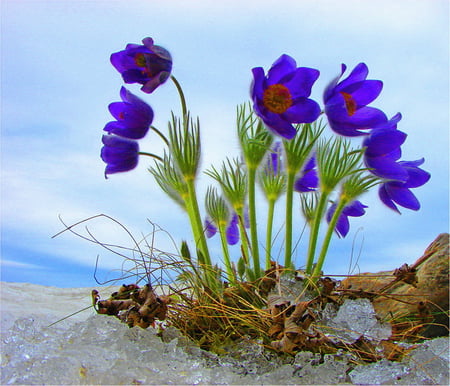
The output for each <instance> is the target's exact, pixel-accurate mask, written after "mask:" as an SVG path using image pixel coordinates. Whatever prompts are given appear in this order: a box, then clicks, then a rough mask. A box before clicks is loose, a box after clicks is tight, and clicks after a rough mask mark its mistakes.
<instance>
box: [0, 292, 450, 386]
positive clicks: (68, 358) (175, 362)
mask: <svg viewBox="0 0 450 386" xmlns="http://www.w3.org/2000/svg"><path fill="white" fill-rule="evenodd" d="M32 289H33V291H34V290H35V289H36V288H34V287H33V288H32ZM26 291H27V287H26V286H23V288H22V291H21V292H26ZM46 291H47V290H46V289H41V292H40V293H41V294H42V296H44V295H45V297H46V298H47V299H50V301H49V304H54V305H55V304H56V305H57V312H56V313H52V310H51V307H50V306H49V305H47V306H46V307H47V308H46V312H45V313H44V312H37V314H26V313H25V314H24V313H23V310H24V309H26V310H33V311H34V310H36V308H33V307H32V303H27V302H28V300H26V299H27V298H30V299H32V297H28V294H27V297H24V298H20V294H19V293H18V294H16V295H17V297H16V298H15V299H14V300H15V301H18V302H19V303H20V304H21V308H19V307H17V310H16V309H14V308H10V309H8V307H3V306H4V305H5V304H6V306H7V302H3V299H2V321H3V319H5V320H7V322H8V324H7V325H3V326H2V335H1V342H2V347H1V349H2V350H1V353H2V355H1V376H0V384H2V385H7V384H46V385H49V384H57V385H60V384H67V385H71V384H89V385H91V384H94V385H95V384H102V385H104V384H177V385H178V384H250V385H252V384H257V385H269V384H274V385H275V384H342V383H347V384H348V383H359V384H367V383H370V384H383V383H384V384H448V343H449V340H448V337H445V338H437V339H434V340H431V341H428V342H426V343H423V344H419V345H417V348H416V349H415V350H413V351H411V352H410V353H409V354H408V355H407V356H406V357H405V358H404V360H403V361H402V362H398V363H397V362H389V361H387V360H382V361H380V362H377V363H372V364H368V365H358V366H356V365H355V364H354V363H355V362H354V359H355V358H353V357H352V356H351V354H348V353H346V352H343V351H341V352H338V353H337V354H334V355H320V354H313V353H311V352H299V353H297V355H296V356H295V357H292V356H281V357H280V356H278V355H277V354H275V353H273V352H270V351H267V350H265V349H263V347H262V346H261V345H260V344H258V342H253V341H251V340H245V341H242V342H241V343H239V344H236V345H233V346H232V347H229V348H227V349H228V354H227V355H223V356H219V355H216V354H214V353H211V352H207V351H204V350H201V349H200V348H199V347H197V346H195V345H194V344H193V343H192V342H190V341H189V340H188V339H186V338H185V337H183V336H182V335H181V333H180V332H179V331H178V330H176V329H175V328H173V327H169V328H167V329H166V330H164V332H163V334H162V337H160V336H158V334H157V330H155V329H152V328H149V329H146V330H143V329H141V328H139V327H134V328H131V329H130V328H129V327H128V326H127V325H125V324H123V323H120V321H119V320H117V319H116V318H114V317H108V316H104V315H97V314H92V313H91V312H87V313H86V314H85V316H84V317H81V316H80V315H78V314H77V317H75V318H70V319H67V320H64V321H63V322H61V323H57V324H55V325H52V326H49V325H50V324H51V323H53V322H55V319H56V320H57V318H59V317H61V314H62V313H63V311H64V312H66V313H67V314H70V313H71V312H74V310H76V309H77V307H79V308H82V307H83V305H82V304H79V298H78V297H77V298H76V299H77V300H76V301H73V302H72V303H70V296H69V298H65V300H64V302H61V303H58V299H57V297H58V296H59V295H60V294H61V290H56V289H48V291H47V292H46ZM85 291H86V293H89V289H85ZM69 292H70V293H73V291H69ZM79 293H81V292H79ZM53 296H54V297H55V298H54V299H53ZM30 301H31V300H30ZM86 301H89V297H87V300H86ZM366 308H367V309H369V307H367V306H366V305H364V304H363V305H362V306H361V307H359V308H358V310H361V309H366ZM19 309H20V310H22V312H21V313H19V312H16V311H19ZM37 311H39V310H37ZM41 311H42V310H41ZM336 314H337V313H336ZM369 314H370V312H367V315H369ZM21 315H22V316H21ZM329 315H331V314H329ZM335 316H336V315H335ZM333 318H334V317H332V318H331V320H332V319H333ZM372 319H373V315H372V316H371V320H372ZM375 319H376V318H375ZM372 322H373V320H372ZM358 326H359V327H358V329H359V330H358V331H359V332H358V334H368V332H367V331H372V328H373V324H371V323H368V324H367V325H366V324H364V323H362V322H360V323H359V324H358ZM371 334H372V332H371ZM377 339H378V338H377Z"/></svg>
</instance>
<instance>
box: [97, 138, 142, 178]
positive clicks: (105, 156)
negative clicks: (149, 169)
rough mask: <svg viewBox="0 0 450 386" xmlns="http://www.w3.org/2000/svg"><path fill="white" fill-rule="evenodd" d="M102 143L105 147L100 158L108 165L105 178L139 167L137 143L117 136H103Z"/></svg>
mask: <svg viewBox="0 0 450 386" xmlns="http://www.w3.org/2000/svg"><path fill="white" fill-rule="evenodd" d="M102 142H103V144H104V146H103V147H102V149H101V153H100V157H101V158H102V160H103V161H104V162H105V163H106V164H107V165H106V168H105V177H106V175H108V174H112V173H119V172H125V171H129V170H132V169H134V168H135V167H136V166H137V164H138V158H139V154H138V152H139V145H138V143H137V142H136V141H133V140H130V139H126V138H122V137H117V136H115V135H103V136H102Z"/></svg>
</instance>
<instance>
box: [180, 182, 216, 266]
mask: <svg viewBox="0 0 450 386" xmlns="http://www.w3.org/2000/svg"><path fill="white" fill-rule="evenodd" d="M186 184H187V188H188V195H189V202H190V209H191V210H192V219H193V221H194V224H193V226H194V227H195V229H196V233H197V237H198V239H197V240H196V242H197V243H198V248H199V249H200V251H201V252H202V253H203V257H204V258H205V263H206V264H209V265H211V258H210V256H209V250H208V245H207V244H206V237H205V233H204V232H203V224H202V220H201V216H200V210H199V206H198V201H197V194H196V191H195V185H194V180H187V181H186Z"/></svg>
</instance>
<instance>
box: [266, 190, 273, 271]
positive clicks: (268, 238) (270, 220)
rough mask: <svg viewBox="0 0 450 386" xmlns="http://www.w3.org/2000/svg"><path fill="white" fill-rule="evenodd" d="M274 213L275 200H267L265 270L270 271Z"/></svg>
mask: <svg viewBox="0 0 450 386" xmlns="http://www.w3.org/2000/svg"><path fill="white" fill-rule="evenodd" d="M274 211H275V200H274V199H269V209H268V213H267V229H266V269H270V261H271V260H272V228H273V214H274Z"/></svg>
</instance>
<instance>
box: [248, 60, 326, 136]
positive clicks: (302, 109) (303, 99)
mask: <svg viewBox="0 0 450 386" xmlns="http://www.w3.org/2000/svg"><path fill="white" fill-rule="evenodd" d="M252 72H253V78H254V80H253V84H252V87H251V96H252V100H253V108H254V110H255V112H256V114H257V115H258V116H259V117H260V118H261V119H262V120H263V122H264V123H265V124H266V126H267V127H268V128H269V129H270V130H272V131H273V132H274V133H276V134H278V135H281V136H282V137H284V138H286V139H292V138H293V137H294V136H295V134H296V130H295V128H294V127H293V126H292V123H310V122H314V121H315V120H316V119H317V117H318V116H319V114H320V107H319V105H318V104H317V103H316V102H315V101H313V100H312V99H308V97H309V95H310V94H311V88H312V86H313V84H314V82H315V81H316V80H317V78H318V77H319V71H318V70H315V69H313V68H307V67H298V68H297V64H296V62H295V60H294V59H293V58H291V57H290V56H288V55H281V56H280V57H279V58H278V60H277V61H276V62H275V63H273V65H272V67H271V69H270V70H269V72H268V74H267V76H265V74H264V69H263V68H262V67H256V68H253V70H252Z"/></svg>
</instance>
